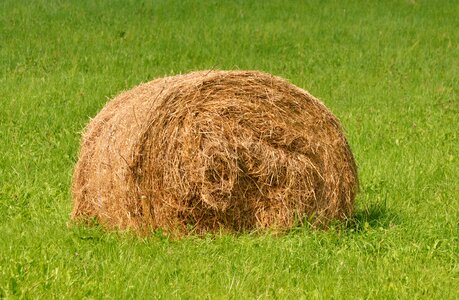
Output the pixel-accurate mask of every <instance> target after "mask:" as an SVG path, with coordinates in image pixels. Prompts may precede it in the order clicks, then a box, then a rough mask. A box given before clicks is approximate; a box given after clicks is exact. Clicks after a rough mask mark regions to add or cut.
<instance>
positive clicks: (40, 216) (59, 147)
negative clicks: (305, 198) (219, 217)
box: [0, 0, 459, 299]
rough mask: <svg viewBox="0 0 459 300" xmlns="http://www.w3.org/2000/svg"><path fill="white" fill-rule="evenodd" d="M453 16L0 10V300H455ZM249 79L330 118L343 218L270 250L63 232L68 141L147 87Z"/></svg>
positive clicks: (335, 9)
mask: <svg viewBox="0 0 459 300" xmlns="http://www.w3.org/2000/svg"><path fill="white" fill-rule="evenodd" d="M458 15H459V4H458V2H457V1H414V0H412V1H378V2H376V1H374V2H373V3H372V2H370V1H308V2H307V3H306V2H304V1H280V0H279V1H228V2H224V1H178V0H177V1H86V0H85V1H44V0H43V1H33V2H30V1H17V0H14V1H13V0H2V1H0V298H3V297H6V298H10V297H11V298H16V297H19V298H22V297H23V298H43V299H48V298H96V299H100V298H122V299H124V298H170V297H171V296H173V297H179V298H211V299H215V298H234V299H244V298H260V299H266V298H274V299H276V298H280V299H287V298H289V299H295V297H296V298H303V299H311V298H322V299H328V298H339V299H348V298H370V299H374V298H379V299H386V298H389V299H393V298H394V299H395V298H402V299H416V298H423V299H459V290H458V286H459V146H458V145H459V133H458V129H459V18H457V16H458ZM209 68H214V69H257V70H262V71H266V72H269V73H273V74H275V75H279V76H282V77H285V78H287V79H289V80H290V81H291V82H292V83H294V84H296V85H298V86H300V87H302V88H305V89H307V90H309V91H310V92H311V93H312V94H313V95H315V96H317V97H319V98H320V99H321V100H322V101H323V102H324V103H325V104H326V105H327V106H328V107H329V108H330V109H331V110H332V111H333V112H334V113H335V114H336V115H337V116H338V117H339V118H340V120H341V122H342V124H343V126H344V128H345V129H346V132H347V137H348V140H349V142H350V144H351V147H352V149H353V152H354V154H355V157H356V160H357V163H358V166H359V175H360V180H361V191H360V193H359V195H358V197H357V209H356V213H355V217H354V218H353V219H352V220H350V221H349V222H347V223H339V224H336V226H334V227H333V228H331V229H330V230H328V231H314V230H311V229H309V228H306V227H305V228H297V229H295V230H292V231H291V232H289V233H287V234H285V235H283V236H271V235H269V234H262V235H259V234H258V235H257V234H244V235H240V236H228V235H217V236H206V237H204V238H197V237H188V238H185V239H183V240H178V241H177V240H170V239H168V238H165V237H162V236H161V235H159V234H157V235H152V236H151V237H148V238H138V237H135V236H134V235H132V234H129V233H107V232H104V231H103V230H101V229H100V228H97V227H93V228H85V227H76V226H72V227H68V226H67V224H68V221H69V213H70V210H71V197H70V193H69V187H70V180H71V174H72V169H73V166H74V164H75V161H76V157H77V154H78V147H79V145H78V144H79V137H80V132H81V131H82V129H83V127H84V125H85V124H86V123H87V122H88V121H89V118H90V117H93V116H95V114H96V113H97V112H98V111H99V110H100V109H101V108H102V107H103V105H104V104H105V103H106V101H107V100H108V99H110V98H111V97H113V96H115V95H116V94H118V93H119V92H120V91H122V90H125V89H129V88H131V87H133V86H135V85H137V84H139V83H141V82H146V81H149V80H151V79H153V78H155V77H159V76H164V75H171V74H177V73H184V72H188V71H191V70H197V69H209Z"/></svg>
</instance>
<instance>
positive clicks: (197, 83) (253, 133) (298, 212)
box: [72, 71, 358, 235]
mask: <svg viewBox="0 0 459 300" xmlns="http://www.w3.org/2000/svg"><path fill="white" fill-rule="evenodd" d="M357 189H358V180H357V170H356V165H355V162H354V158H353V156H352V153H351V151H350V149H349V146H348V143H347V141H346V139H345V137H344V135H343V132H342V130H341V127H340V125H339V122H338V120H337V118H336V117H335V116H333V114H332V113H331V112H330V111H329V110H328V109H327V108H326V107H325V106H324V105H323V104H322V103H321V102H320V101H318V100H317V99H316V98H314V97H313V96H311V95H310V94H309V93H307V92H306V91H304V90H302V89H300V88H298V87H296V86H294V85H292V84H290V83H289V82H287V81H285V80H284V79H281V78H279V77H275V76H272V75H269V74H265V73H260V72H256V71H200V72H193V73H190V74H186V75H179V76H172V77H166V78H160V79H157V80H154V81H151V82H149V83H146V84H142V85H140V86H138V87H135V88H134V89H132V90H130V91H127V92H124V93H122V94H120V95H119V96H117V97H116V98H114V99H113V100H112V101H110V102H109V103H108V104H107V105H106V106H105V107H104V108H103V109H102V111H101V112H100V113H99V114H98V115H97V116H96V117H95V118H94V119H93V120H92V121H91V122H90V123H89V124H88V126H87V128H86V130H85V132H84V134H83V138H82V142H81V150H80V155H79V159H78V162H77V164H76V168H75V172H74V176H73V187H72V192H73V204H74V207H73V212H72V218H73V219H76V220H86V221H88V220H93V219H94V218H95V219H96V220H97V221H98V222H99V223H100V224H102V225H103V226H105V227H107V228H110V229H134V230H135V231H137V232H139V233H141V232H148V231H149V230H151V229H157V228H161V229H162V230H165V231H166V232H170V233H177V234H179V235H181V234H185V233H188V232H189V231H190V230H191V231H193V232H196V233H198V234H200V233H205V232H209V231H210V232H212V231H213V232H215V231H218V230H224V231H231V232H235V231H236V232H238V231H246V230H254V229H262V228H271V229H286V228H290V227H292V226H295V225H298V224H302V223H304V222H305V220H306V221H308V222H311V221H312V223H314V224H327V223H328V222H329V221H330V220H332V219H343V218H346V217H348V216H350V214H351V213H352V209H353V202H354V197H355V194H356V191H357Z"/></svg>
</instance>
